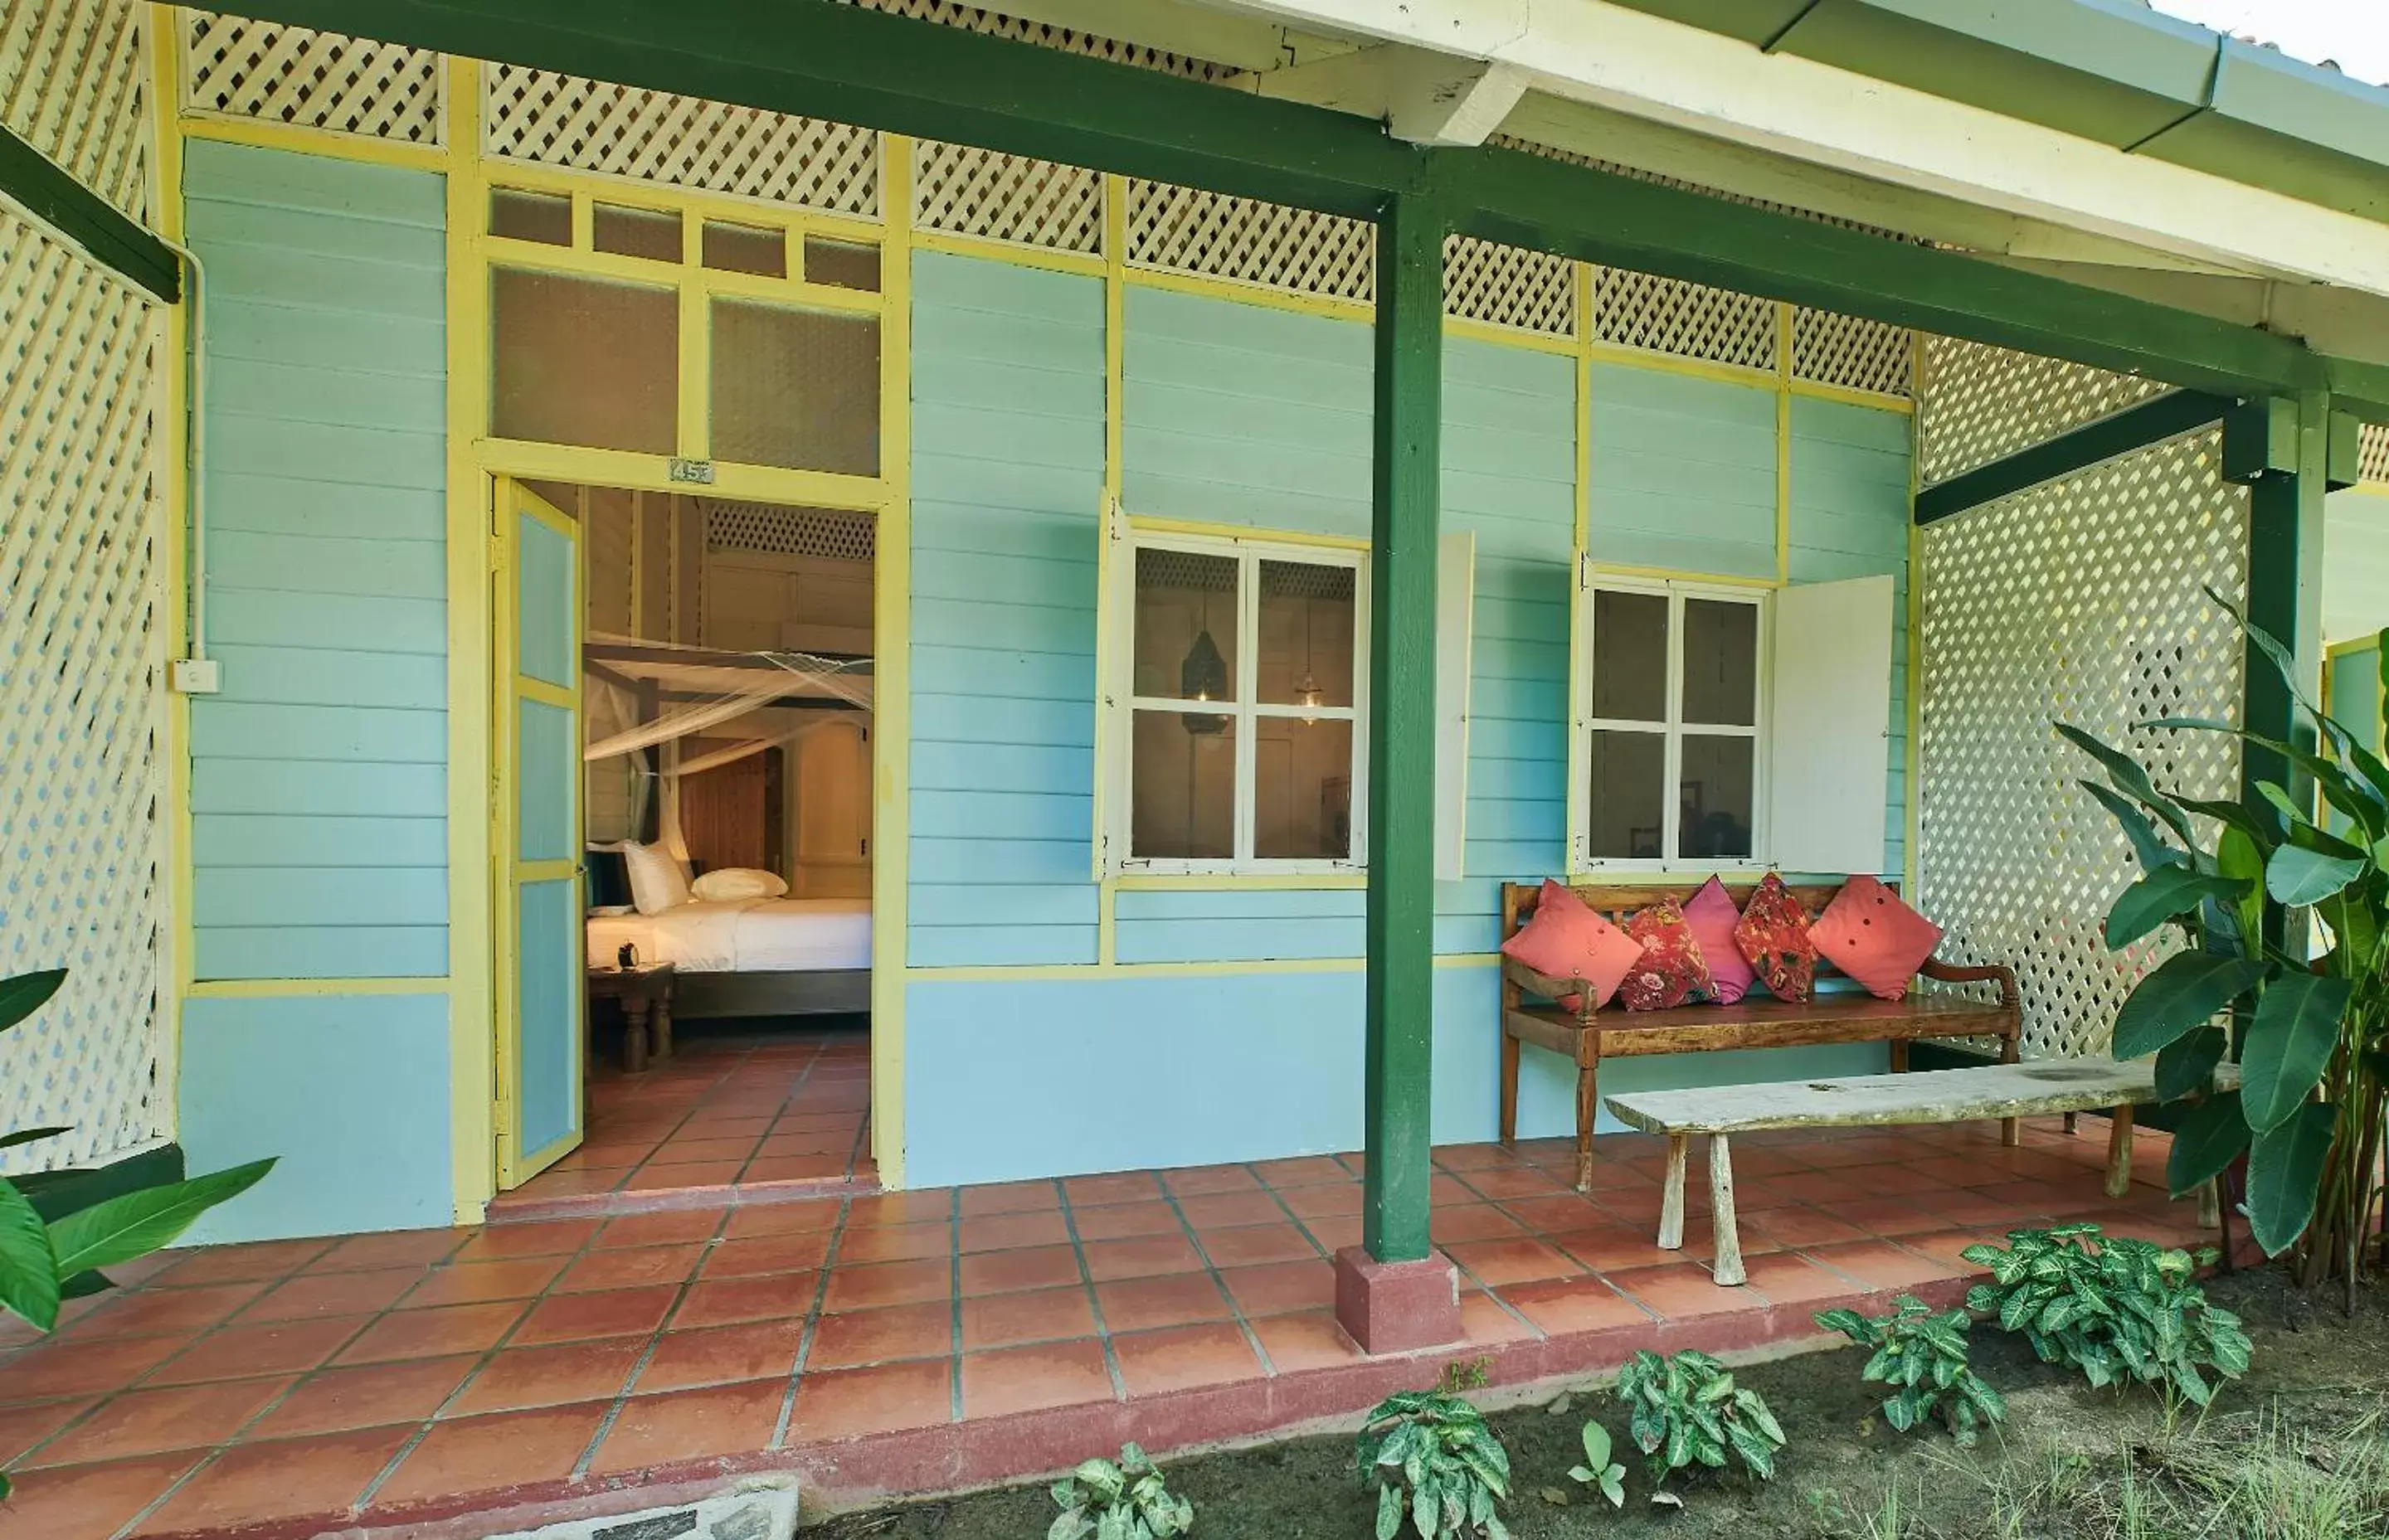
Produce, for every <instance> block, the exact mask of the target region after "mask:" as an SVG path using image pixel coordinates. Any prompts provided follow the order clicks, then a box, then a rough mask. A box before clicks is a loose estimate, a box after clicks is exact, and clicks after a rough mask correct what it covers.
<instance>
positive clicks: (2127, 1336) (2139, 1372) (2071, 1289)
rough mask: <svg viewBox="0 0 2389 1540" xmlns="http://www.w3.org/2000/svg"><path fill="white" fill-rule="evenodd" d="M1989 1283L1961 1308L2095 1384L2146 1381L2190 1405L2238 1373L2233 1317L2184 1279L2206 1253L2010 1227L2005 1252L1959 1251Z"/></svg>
mask: <svg viewBox="0 0 2389 1540" xmlns="http://www.w3.org/2000/svg"><path fill="white" fill-rule="evenodd" d="M1962 1254H1963V1255H1964V1257H1965V1258H1966V1260H1967V1261H1969V1262H1972V1263H1974V1265H1975V1266H1981V1267H1988V1268H1989V1269H1990V1270H1991V1281H1990V1282H1988V1283H1978V1284H1976V1285H1975V1286H1974V1288H1973V1289H1972V1290H1971V1291H1969V1292H1968V1293H1967V1295H1966V1307H1967V1308H1968V1309H1970V1310H1974V1311H1977V1312H1979V1313H1982V1314H1985V1315H1988V1316H1991V1317H1996V1318H1997V1319H1998V1321H1999V1325H2000V1326H2001V1327H2002V1328H2003V1329H2005V1330H2010V1331H2021V1332H2023V1333H2024V1335H2025V1341H2026V1342H2029V1343H2032V1350H2033V1351H2034V1352H2035V1353H2038V1354H2039V1355H2040V1358H2041V1361H2042V1362H2043V1363H2049V1364H2071V1365H2073V1366H2074V1367H2075V1368H2078V1369H2080V1370H2081V1371H2082V1372H2083V1374H2084V1375H2085V1376H2086V1377H2087V1378H2088V1379H2089V1381H2090V1383H2091V1384H2093V1385H2097V1386H2106V1385H2122V1384H2127V1383H2131V1382H2135V1381H2137V1382H2140V1383H2142V1384H2154V1385H2157V1386H2160V1387H2162V1388H2163V1389H2165V1391H2167V1392H2168V1393H2169V1394H2176V1395H2179V1396H2182V1397H2183V1398H2185V1399H2187V1400H2189V1401H2191V1402H2194V1403H2196V1404H2197V1405H2199V1406H2205V1405H2206V1404H2207V1403H2208V1402H2209V1401H2211V1400H2213V1399H2214V1396H2215V1392H2216V1389H2217V1386H2215V1385H2213V1384H2210V1383H2208V1382H2207V1379H2206V1375H2205V1372H2204V1371H2206V1370H2212V1371H2213V1372H2214V1373H2215V1374H2216V1376H2217V1378H2218V1379H2219V1380H2237V1379H2238V1378H2240V1376H2242V1374H2245V1373H2246V1372H2248V1353H2249V1348H2248V1334H2247V1332H2245V1331H2244V1330H2242V1329H2241V1326H2240V1317H2237V1316H2235V1315H2233V1314H2232V1313H2231V1312H2230V1311H2229V1310H2224V1309H2219V1308H2217V1306H2215V1305H2209V1304H2207V1303H2206V1291H2205V1290H2204V1289H2201V1288H2200V1287H2199V1286H2198V1284H2197V1283H2196V1282H2195V1281H2194V1278H2195V1275H2196V1273H2197V1271H2198V1269H2199V1267H2201V1266H2204V1265H2205V1264H2207V1263H2210V1262H2212V1261H2214V1260H2215V1254H2214V1253H2213V1252H2211V1251H2210V1252H2201V1253H2199V1254H2196V1255H2192V1254H2191V1253H2189V1252H2185V1251H2172V1250H2167V1249H2166V1248H2165V1247H2163V1246H2158V1245H2155V1244H2153V1243H2152V1242H2150V1241H2134V1240H2130V1239H2127V1238H2126V1237H2124V1236H2104V1235H2102V1234H2100V1232H2099V1227H2098V1226H2096V1225H2060V1226H2058V1227H2057V1228H2054V1229H2043V1230H2029V1229H2027V1230H2011V1231H2009V1232H2008V1244H2007V1245H2005V1246H1969V1247H1967V1248H1966V1249H1965V1251H1964V1253H1962Z"/></svg>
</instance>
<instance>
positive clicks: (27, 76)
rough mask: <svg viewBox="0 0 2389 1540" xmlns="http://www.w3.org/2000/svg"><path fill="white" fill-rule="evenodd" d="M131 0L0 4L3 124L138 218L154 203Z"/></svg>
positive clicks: (136, 17) (137, 19) (136, 9)
mask: <svg viewBox="0 0 2389 1540" xmlns="http://www.w3.org/2000/svg"><path fill="white" fill-rule="evenodd" d="M146 8H147V7H145V6H138V5H134V4H133V3H132V0H0V122H5V123H6V124H7V125H8V128H9V130H10V132H12V133H14V134H16V135H17V136H18V137H19V138H20V139H22V140H24V141H25V142H26V143H27V144H29V145H31V146H33V147H34V148H35V149H37V150H40V151H41V152H42V153H43V154H44V155H46V156H48V157H49V158H50V159H52V160H55V161H57V163H58V164H59V165H61V166H63V167H65V168H66V170H67V172H69V173H70V175H72V176H73V177H74V179H75V180H76V181H78V182H81V183H82V184H83V185H84V186H86V187H89V188H92V189H93V190H94V191H96V192H97V193H98V194H99V195H100V196H101V197H105V198H107V199H108V200H109V202H110V203H113V204H114V205H116V207H117V208H119V209H121V210H124V211H125V212H126V213H128V214H131V215H132V216H133V217H134V218H135V219H142V218H144V217H146V214H147V208H148V198H147V185H148V155H147V148H148V142H149V128H148V119H147V115H146V114H145V112H144V110H143V104H144V97H145V95H146V93H145V91H144V89H143V65H142V58H141V16H142V13H143V12H144V10H145V9H146Z"/></svg>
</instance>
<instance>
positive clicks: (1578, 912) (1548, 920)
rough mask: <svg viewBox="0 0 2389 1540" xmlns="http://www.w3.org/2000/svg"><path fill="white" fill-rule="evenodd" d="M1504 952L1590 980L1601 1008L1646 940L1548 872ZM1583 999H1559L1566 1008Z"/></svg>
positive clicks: (1553, 972) (1540, 969) (1554, 973)
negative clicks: (1602, 913)
mask: <svg viewBox="0 0 2389 1540" xmlns="http://www.w3.org/2000/svg"><path fill="white" fill-rule="evenodd" d="M1501 955H1502V956H1504V957H1514V958H1516V959H1517V960H1518V961H1521V962H1523V963H1525V964H1526V965H1527V967H1529V968H1532V969H1533V970H1534V971H1535V972H1537V973H1539V974H1548V975H1550V976H1551V977H1552V978H1564V979H1574V980H1576V981H1578V982H1579V983H1581V984H1584V985H1587V986H1590V987H1591V991H1592V1006H1593V1009H1594V1010H1596V1011H1597V1010H1599V1009H1600V1008H1601V1007H1603V1006H1604V1005H1606V1004H1608V1003H1609V999H1610V997H1611V996H1613V995H1615V994H1616V993H1617V986H1618V983H1619V981H1620V980H1622V979H1624V978H1625V977H1626V974H1627V971H1628V970H1629V969H1630V968H1632V967H1633V966H1634V964H1635V961H1636V960H1637V959H1639V958H1640V957H1642V943H1641V942H1639V941H1636V940H1634V939H1632V938H1631V937H1629V936H1628V935H1627V934H1626V933H1625V932H1624V931H1622V930H1619V929H1618V928H1617V927H1616V925H1613V924H1611V923H1609V922H1608V921H1606V920H1604V919H1603V918H1602V917H1601V916H1600V915H1598V914H1595V913H1594V912H1593V911H1592V910H1591V909H1590V908H1589V907H1587V905H1586V904H1585V901H1584V900H1583V899H1581V898H1579V897H1577V896H1576V895H1575V894H1574V893H1572V892H1570V891H1569V890H1568V888H1567V885H1565V884H1564V883H1555V882H1552V880H1551V879H1550V878H1548V877H1547V878H1545V879H1544V880H1543V891H1542V892H1541V894H1540V895H1539V896H1538V897H1536V899H1535V912H1534V913H1533V914H1531V915H1529V916H1527V923H1525V924H1524V925H1521V926H1520V927H1518V934H1517V935H1514V936H1512V937H1510V939H1509V940H1507V941H1504V942H1502V943H1501ZM1583 1005H1584V1001H1583V999H1582V997H1580V996H1577V995H1566V996H1563V997H1562V998H1561V999H1560V1008H1561V1009H1562V1010H1565V1011H1578V1010H1581V1009H1583Z"/></svg>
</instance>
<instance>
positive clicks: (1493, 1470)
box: [1358, 1391, 1510, 1540]
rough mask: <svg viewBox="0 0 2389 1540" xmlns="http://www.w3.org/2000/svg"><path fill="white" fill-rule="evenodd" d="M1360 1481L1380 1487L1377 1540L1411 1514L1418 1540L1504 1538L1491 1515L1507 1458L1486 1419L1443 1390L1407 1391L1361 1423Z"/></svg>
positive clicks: (1503, 1495) (1503, 1497)
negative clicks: (1461, 1537) (1463, 1537)
mask: <svg viewBox="0 0 2389 1540" xmlns="http://www.w3.org/2000/svg"><path fill="white" fill-rule="evenodd" d="M1358 1454H1359V1466H1360V1473H1361V1484H1362V1485H1364V1486H1367V1485H1372V1484H1373V1485H1374V1486H1375V1487H1376V1489H1377V1540H1394V1536H1395V1535H1397V1534H1400V1533H1401V1528H1402V1518H1403V1516H1404V1515H1405V1514H1407V1515H1409V1517H1410V1521H1411V1527H1412V1529H1414V1530H1415V1531H1416V1532H1417V1533H1418V1536H1419V1540H1454V1537H1458V1536H1469V1537H1479V1536H1481V1537H1483V1540H1508V1536H1509V1534H1510V1532H1509V1531H1508V1530H1507V1529H1505V1528H1504V1527H1502V1523H1501V1515H1500V1514H1499V1513H1497V1512H1496V1511H1495V1509H1496V1508H1499V1507H1500V1505H1501V1504H1502V1503H1503V1502H1505V1501H1507V1500H1508V1499H1509V1495H1510V1452H1509V1451H1508V1450H1506V1449H1504V1448H1502V1447H1501V1440H1500V1439H1499V1438H1497V1437H1495V1436H1494V1432H1493V1430H1492V1429H1491V1428H1490V1427H1488V1426H1487V1425H1486V1421H1485V1414H1484V1413H1483V1412H1480V1411H1478V1410H1477V1409H1476V1407H1475V1406H1472V1405H1470V1404H1469V1403H1468V1402H1467V1401H1466V1400H1464V1399H1463V1398H1462V1397H1460V1396H1457V1395H1453V1394H1450V1393H1449V1392H1445V1391H1404V1392H1402V1393H1401V1394H1399V1395H1389V1396H1387V1397H1386V1399H1385V1400H1383V1401H1381V1402H1379V1403H1378V1404H1377V1407H1376V1409H1375V1410H1374V1411H1373V1412H1371V1413H1370V1414H1369V1418H1368V1420H1367V1421H1365V1422H1363V1423H1362V1424H1361V1438H1360V1445H1359V1450H1358Z"/></svg>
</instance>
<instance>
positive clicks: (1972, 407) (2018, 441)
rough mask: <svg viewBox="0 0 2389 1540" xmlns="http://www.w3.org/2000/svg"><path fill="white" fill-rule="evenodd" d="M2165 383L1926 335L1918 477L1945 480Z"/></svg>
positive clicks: (2144, 396) (2143, 397)
mask: <svg viewBox="0 0 2389 1540" xmlns="http://www.w3.org/2000/svg"><path fill="white" fill-rule="evenodd" d="M2169 388H2170V387H2168V386H2166V385H2165V384H2164V383H2163V382H2162V381H2159V380H2153V379H2142V378H2140V377H2139V376H2137V375H2111V374H2109V373H2108V372H2107V371H2106V370H2104V369H2094V368H2092V367H2090V366H2089V364H2087V363H2066V362H2065V361H2064V360H2063V359H2055V358H2047V357H2043V356H2041V355H2040V354H2038V353H2019V352H2013V351H2011V350H2008V349H2006V348H1994V347H1991V346H1989V345H1988V344H1987V343H1981V342H1961V341H1958V340H1957V339H1955V338H1954V337H1926V338H1925V339H1924V348H1923V361H1922V363H1921V365H1920V368H1919V384H1918V395H1917V418H1918V426H1917V437H1918V439H1919V440H1920V452H1919V456H1918V460H1917V474H1918V477H1919V478H1920V479H1921V480H1922V481H1923V484H1924V485H1926V486H1928V487H1930V486H1933V485H1935V484H1936V483H1938V482H1943V481H1947V480H1948V479H1949V478H1950V477H1953V476H1962V475H1964V474H1965V473H1966V472H1968V471H1970V470H1974V469H1975V468H1977V467H1978V466H1982V465H1989V464H1990V463H1991V462H1992V461H1994V460H1998V459H2001V458H2004V457H2005V456H2007V455H2010V454H2013V453H2014V452H2017V451H2018V450H2022V449H2029V448H2031V447H2032V446H2033V445H2035V444H2038V443H2041V442H2044V441H2045V440H2047V439H2054V438H2056V437H2057V436H2058V435H2059V434H2061V433H2064V432H2067V431H2069V430H2070V429H2073V428H2077V427H2080V426H2083V425H2084V424H2086V423H2094V422H2097V421H2098V420H2099V419H2100V418H2102V417H2110V416H2113V415H2114V414H2116V413H2118V412H2121V411H2123V410H2124V409H2125V408H2127V407H2129V406H2133V405H2136V404H2138V403H2139V402H2140V401H2147V400H2148V399H2149V398H2150V397H2152V396H2159V395H2163V394H2164V393H2165V391H2166V390H2167V389H2169Z"/></svg>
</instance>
